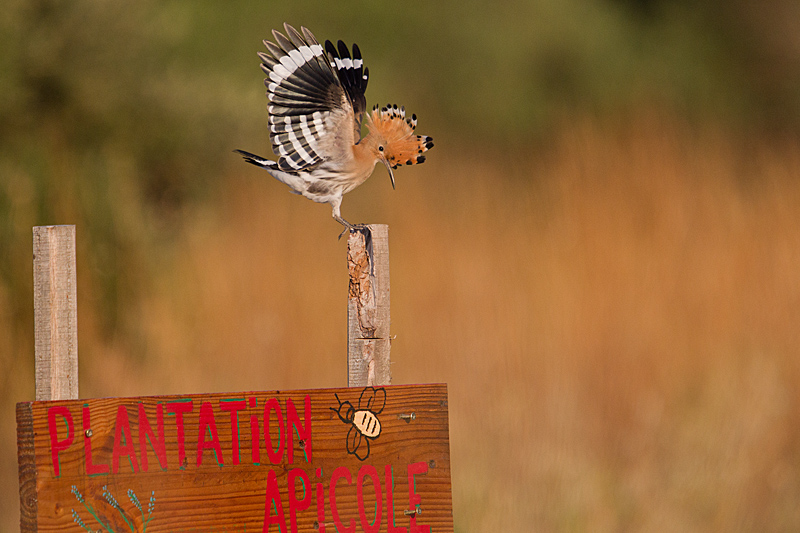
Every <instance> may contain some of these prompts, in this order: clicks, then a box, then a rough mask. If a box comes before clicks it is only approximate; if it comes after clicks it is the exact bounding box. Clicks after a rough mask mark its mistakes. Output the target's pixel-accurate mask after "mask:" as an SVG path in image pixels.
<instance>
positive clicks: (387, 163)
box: [383, 159, 394, 189]
mask: <svg viewBox="0 0 800 533" xmlns="http://www.w3.org/2000/svg"><path fill="white" fill-rule="evenodd" d="M383 164H384V165H386V170H388V171H389V179H390V180H392V189H394V172H393V171H392V165H390V164H389V162H388V161H387V160H385V159H383Z"/></svg>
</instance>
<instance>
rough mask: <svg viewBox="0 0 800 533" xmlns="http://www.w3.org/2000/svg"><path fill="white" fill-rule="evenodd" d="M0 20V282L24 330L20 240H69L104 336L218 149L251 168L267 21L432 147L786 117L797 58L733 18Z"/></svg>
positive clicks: (218, 164)
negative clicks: (603, 124) (351, 54)
mask: <svg viewBox="0 0 800 533" xmlns="http://www.w3.org/2000/svg"><path fill="white" fill-rule="evenodd" d="M7 4H9V5H7V6H5V7H4V13H3V14H2V15H1V16H0V45H2V46H3V49H4V53H3V54H2V57H1V58H0V74H1V75H0V171H1V172H2V181H0V239H1V240H2V242H3V243H4V246H3V247H2V256H0V276H1V277H2V282H3V283H4V284H5V285H6V286H7V287H9V292H8V294H10V295H13V297H9V298H8V299H7V300H8V302H11V303H9V304H8V305H11V306H13V307H14V309H13V315H14V316H16V317H18V318H19V319H20V320H21V321H23V322H28V321H29V318H30V313H29V311H27V309H28V307H29V303H28V302H29V298H28V297H27V296H25V292H26V291H28V290H29V287H30V283H29V280H28V277H29V276H28V273H27V272H28V270H27V269H28V265H27V260H28V255H29V254H28V250H29V245H30V227H31V226H32V225H38V224H51V223H76V224H78V225H79V226H80V229H79V236H80V239H79V240H80V241H81V242H82V243H83V244H82V246H85V252H86V253H85V255H84V256H83V257H84V260H85V261H88V267H89V268H88V272H89V273H88V274H86V276H87V281H88V282H90V283H91V284H92V286H93V287H94V288H93V291H94V294H93V296H92V297H93V298H95V299H96V301H97V302H98V303H100V307H101V309H102V312H101V313H100V315H101V316H102V317H103V320H104V321H105V324H104V329H105V330H107V331H108V332H113V331H115V330H116V329H117V328H119V327H121V326H124V319H122V318H120V311H119V309H120V308H121V307H128V304H127V303H126V304H125V305H123V303H122V302H127V301H128V300H129V299H130V298H131V297H132V294H133V293H134V292H135V291H137V290H142V288H143V287H144V286H145V285H146V280H147V279H148V275H147V272H148V269H150V268H155V265H157V264H158V260H157V258H156V256H157V255H158V250H159V244H164V245H165V247H164V249H165V250H168V249H169V239H170V235H171V234H172V233H173V231H172V230H173V229H174V228H175V227H176V226H177V225H178V224H180V222H181V220H183V218H182V213H183V211H184V210H185V209H186V208H191V207H192V206H194V205H197V202H198V200H203V199H208V198H210V197H213V193H214V191H215V190H216V187H217V186H220V185H224V183H223V182H222V180H220V179H219V176H220V174H221V173H222V171H223V169H225V168H230V167H229V165H233V164H235V163H234V159H235V158H233V156H232V155H231V154H230V152H231V150H232V149H233V148H237V147H242V148H246V149H254V150H255V149H256V148H260V150H261V151H262V152H267V150H266V147H267V145H268V143H267V137H266V132H265V128H264V124H265V118H266V113H265V111H264V107H265V106H264V101H263V93H264V89H263V87H262V86H261V79H262V77H263V76H262V73H261V71H260V70H259V69H258V58H257V57H256V55H255V53H256V51H257V50H259V49H260V48H261V44H260V41H261V39H263V38H270V33H269V31H270V29H272V28H279V27H280V25H281V23H282V22H283V21H288V22H290V23H292V24H294V25H297V26H299V25H306V26H308V27H309V28H311V29H312V30H313V31H314V32H315V33H316V35H317V37H318V38H319V39H321V40H323V39H326V38H333V39H337V38H342V39H344V40H346V41H348V42H353V41H357V42H358V43H359V44H360V46H361V48H362V50H363V52H364V54H365V56H366V59H367V62H368V64H369V66H370V70H371V72H372V80H371V82H370V89H369V92H368V97H369V100H370V102H372V103H385V102H389V101H391V102H397V103H400V104H404V105H405V106H406V107H407V108H408V109H409V110H411V111H413V112H415V113H417V114H418V115H419V116H420V127H421V128H423V129H424V130H425V132H426V133H430V134H431V135H433V136H434V137H436V138H440V139H443V140H444V142H443V143H441V144H439V145H438V146H441V147H442V149H446V147H448V146H451V147H453V146H457V145H458V144H459V143H460V142H464V141H466V142H469V143H473V144H474V143H475V141H476V140H479V142H480V143H481V145H482V146H485V148H486V149H487V150H491V149H492V148H493V147H495V148H497V147H502V148H504V149H509V148H510V149H517V148H519V147H522V146H525V145H526V143H527V142H528V141H529V140H530V139H531V138H535V137H541V136H543V135H544V134H545V132H546V131H547V130H548V128H549V127H550V126H551V125H552V124H553V123H554V121H556V120H559V119H560V118H561V117H563V116H564V115H565V114H570V113H576V114H585V113H596V114H599V115H608V116H613V114H615V113H617V112H619V111H620V110H625V109H629V108H636V106H641V105H645V106H652V105H655V106H659V107H668V108H674V109H676V110H678V111H679V112H681V113H684V114H688V115H689V116H692V117H695V118H698V119H704V118H708V117H711V118H714V119H719V118H724V119H725V120H730V121H731V122H736V121H739V122H741V123H751V122H753V121H759V120H760V121H765V122H769V121H772V120H774V121H778V122H780V123H782V124H787V123H788V124H790V125H791V124H796V123H797V120H798V117H800V111H799V110H800V105H799V104H798V102H800V92H799V91H798V90H797V89H796V87H797V86H800V84H793V83H791V82H792V81H797V76H795V77H794V78H792V76H791V75H790V74H789V73H790V72H794V71H797V69H795V70H794V71H793V70H792V69H789V68H785V67H786V66H787V65H788V66H791V65H795V66H796V65H797V64H798V63H800V59H798V57H800V53H795V54H794V55H792V54H791V53H790V51H791V50H792V49H791V47H790V46H789V45H786V44H785V42H788V41H789V40H790V38H791V36H790V35H786V36H783V39H781V35H778V36H777V37H776V36H775V35H771V34H770V36H769V38H767V37H765V36H766V35H767V34H768V33H769V32H768V31H767V28H769V26H768V25H767V24H766V22H765V21H769V20H772V19H768V18H766V19H765V17H764V16H762V17H761V18H760V19H759V20H760V21H761V24H760V25H759V24H756V23H752V22H748V21H750V19H751V18H752V17H749V15H751V14H752V13H751V12H750V11H748V10H746V9H745V8H744V7H743V6H744V2H734V3H731V4H728V3H725V2H722V1H721V0H720V1H718V0H706V1H704V2H701V3H699V4H696V3H692V2H687V1H676V2H668V1H666V0H616V1H611V0H559V1H557V2H556V1H553V0H535V1H530V2H493V3H487V2H479V1H476V0H466V1H460V2H454V1H450V0H445V1H441V2H435V3H430V2H425V3H423V2H407V3H404V4H397V3H390V2H367V1H363V0H353V1H348V2H335V3H333V2H327V3H317V2H313V3H312V2H305V1H304V2H286V3H274V2H266V3H261V4H253V3H252V2H245V1H242V0H237V1H230V2H211V1H208V0H204V1H194V2H186V1H178V0H171V1H165V2H155V1H147V0H145V1H141V0H136V1H134V0H118V1H114V2H103V1H99V2H98V1H91V0H72V1H66V0H32V1H29V0H11V1H10V2H8V3H7ZM765 6H766V7H767V8H768V9H766V10H767V11H769V9H772V11H774V12H775V13H778V14H780V13H783V14H784V18H788V15H787V14H792V13H796V12H797V9H794V10H793V8H792V4H791V3H788V2H784V1H782V0H770V1H769V2H768V3H767V4H765ZM759 13H760V12H759ZM776 17H777V15H775V16H773V19H774V18H776ZM770 43H771V44H770ZM770 47H771V48H770ZM771 51H772V52H771ZM779 52H780V53H779ZM776 58H778V59H776ZM779 59H780V61H779ZM756 61H758V65H759V69H757V70H755V71H754V72H755V74H751V73H750V69H749V66H751V65H752V64H754V63H755V62H756ZM770 66H773V67H775V68H774V69H772V70H769V68H770ZM781 67H783V70H782V69H781ZM765 72H766V73H767V74H768V75H765V74H764V73H765ZM756 76H757V77H756ZM778 110H780V112H779V111H778ZM154 258H156V259H155V260H154Z"/></svg>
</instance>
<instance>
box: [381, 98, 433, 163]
mask: <svg viewBox="0 0 800 533" xmlns="http://www.w3.org/2000/svg"><path fill="white" fill-rule="evenodd" d="M367 127H369V130H370V133H371V134H375V135H379V136H381V137H383V138H384V139H385V140H386V146H385V156H384V157H385V158H386V160H387V161H388V162H389V165H390V166H391V167H392V168H397V167H398V166H400V165H415V164H417V163H424V162H425V156H424V155H422V154H423V153H424V152H427V151H428V150H429V149H431V148H433V139H432V138H431V137H428V136H427V135H414V129H415V128H416V127H417V116H416V115H411V118H406V110H405V108H404V107H400V108H398V107H397V106H396V105H394V104H388V105H387V106H386V107H382V108H380V109H379V108H378V106H375V107H374V108H372V113H370V114H369V115H368V122H367Z"/></svg>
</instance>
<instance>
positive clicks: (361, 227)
mask: <svg viewBox="0 0 800 533" xmlns="http://www.w3.org/2000/svg"><path fill="white" fill-rule="evenodd" d="M347 231H349V232H350V233H353V232H356V231H360V232H362V233H363V232H368V231H369V226H368V225H367V224H350V223H349V222H348V223H347V224H345V225H344V229H343V230H342V232H341V233H340V234H339V240H341V239H342V235H344V234H345V233H346V232H347Z"/></svg>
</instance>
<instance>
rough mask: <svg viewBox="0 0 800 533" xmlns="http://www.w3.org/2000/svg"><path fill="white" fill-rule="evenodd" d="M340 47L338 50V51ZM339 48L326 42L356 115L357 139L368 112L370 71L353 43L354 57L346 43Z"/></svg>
mask: <svg viewBox="0 0 800 533" xmlns="http://www.w3.org/2000/svg"><path fill="white" fill-rule="evenodd" d="M337 47H338V49H337ZM337 47H334V46H333V43H332V42H330V41H325V51H326V52H328V57H329V58H330V64H331V68H333V69H334V70H335V71H336V75H337V76H338V77H339V82H340V83H341V84H342V87H343V88H344V90H345V92H346V93H347V98H348V99H349V100H350V104H351V105H352V106H353V112H354V114H355V124H354V126H355V128H356V129H355V137H356V139H358V138H360V137H361V117H362V115H363V114H364V112H365V111H366V110H367V98H366V96H364V93H365V92H366V91H367V83H368V82H369V69H368V68H365V67H364V60H363V59H362V57H361V50H359V48H358V45H357V44H356V43H353V56H352V57H350V51H349V50H348V49H347V45H346V44H344V42H342V41H339V42H338V43H337Z"/></svg>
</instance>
